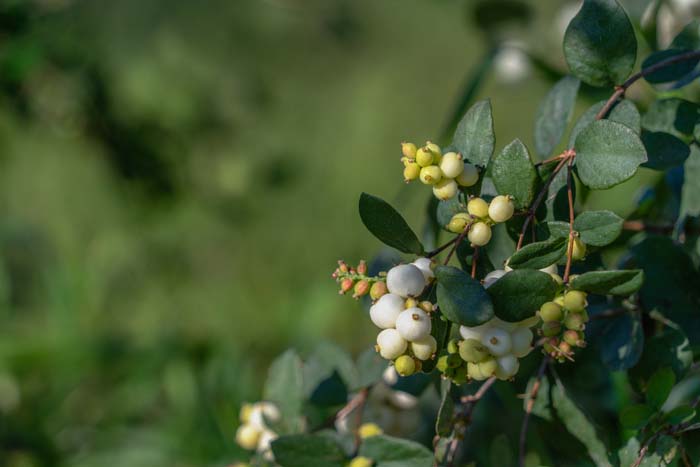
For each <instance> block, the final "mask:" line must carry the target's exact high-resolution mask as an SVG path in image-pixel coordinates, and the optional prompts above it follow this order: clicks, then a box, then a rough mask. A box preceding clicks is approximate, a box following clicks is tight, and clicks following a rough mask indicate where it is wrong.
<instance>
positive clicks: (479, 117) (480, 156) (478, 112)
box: [452, 100, 496, 167]
mask: <svg viewBox="0 0 700 467" xmlns="http://www.w3.org/2000/svg"><path fill="white" fill-rule="evenodd" d="M495 144H496V137H495V135H494V132H493V117H492V115H491V102H490V101H489V100H482V101H479V102H477V103H476V104H474V105H473V106H472V107H471V108H470V109H469V110H468V111H467V113H466V114H465V115H464V117H462V120H461V121H460V122H459V124H458V125H457V129H456V130H455V134H454V138H453V140H452V145H453V146H454V147H455V148H457V150H458V151H459V152H460V153H461V154H462V155H463V156H464V158H465V159H466V160H468V161H469V162H471V163H472V164H477V165H481V166H483V167H486V166H487V165H488V163H489V160H490V159H491V155H492V154H493V148H494V145H495Z"/></svg>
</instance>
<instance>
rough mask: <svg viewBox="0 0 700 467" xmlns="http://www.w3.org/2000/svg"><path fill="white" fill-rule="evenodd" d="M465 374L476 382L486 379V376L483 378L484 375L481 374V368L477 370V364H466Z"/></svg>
mask: <svg viewBox="0 0 700 467" xmlns="http://www.w3.org/2000/svg"><path fill="white" fill-rule="evenodd" d="M467 374H468V375H469V377H470V378H471V379H475V380H476V381H483V380H485V379H486V378H488V376H484V374H483V373H481V368H479V364H478V363H472V362H469V363H467Z"/></svg>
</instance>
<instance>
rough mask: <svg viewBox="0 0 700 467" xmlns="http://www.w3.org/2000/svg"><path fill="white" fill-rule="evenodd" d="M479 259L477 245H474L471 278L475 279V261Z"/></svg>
mask: <svg viewBox="0 0 700 467" xmlns="http://www.w3.org/2000/svg"><path fill="white" fill-rule="evenodd" d="M478 259H479V247H478V246H475V247H474V254H473V255H472V279H476V262H477V260H478Z"/></svg>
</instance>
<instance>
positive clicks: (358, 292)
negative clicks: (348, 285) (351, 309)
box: [352, 279, 370, 298]
mask: <svg viewBox="0 0 700 467" xmlns="http://www.w3.org/2000/svg"><path fill="white" fill-rule="evenodd" d="M369 288H370V285H369V281H367V280H366V279H362V280H361V281H357V283H356V284H355V287H354V289H353V292H354V293H353V294H352V296H353V298H360V297H362V296H365V295H367V294H368V293H369Z"/></svg>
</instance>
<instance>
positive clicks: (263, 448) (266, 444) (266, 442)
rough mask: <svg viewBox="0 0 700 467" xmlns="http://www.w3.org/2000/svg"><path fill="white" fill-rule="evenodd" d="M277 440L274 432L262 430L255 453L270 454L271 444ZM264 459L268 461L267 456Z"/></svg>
mask: <svg viewBox="0 0 700 467" xmlns="http://www.w3.org/2000/svg"><path fill="white" fill-rule="evenodd" d="M277 438H278V436H277V433H275V432H274V431H272V430H264V431H263V432H262V433H260V439H259V440H258V447H257V448H256V451H258V452H259V453H265V454H272V451H271V447H272V442H273V441H274V440H276V439H277ZM266 457H268V459H269V456H266Z"/></svg>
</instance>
